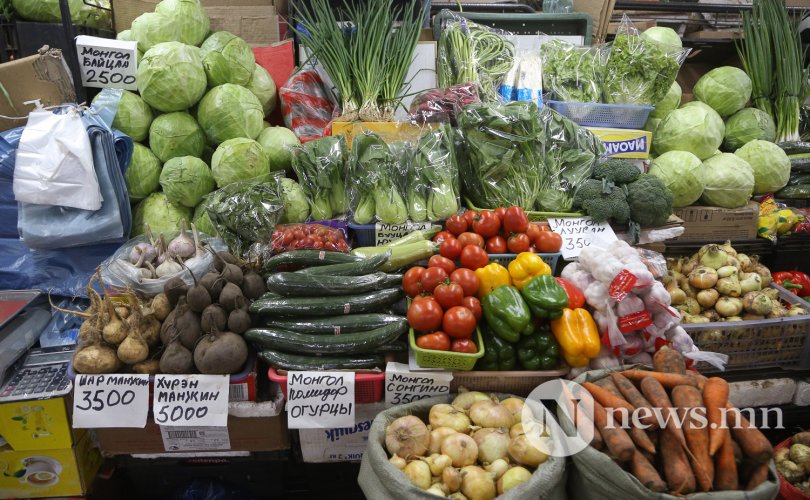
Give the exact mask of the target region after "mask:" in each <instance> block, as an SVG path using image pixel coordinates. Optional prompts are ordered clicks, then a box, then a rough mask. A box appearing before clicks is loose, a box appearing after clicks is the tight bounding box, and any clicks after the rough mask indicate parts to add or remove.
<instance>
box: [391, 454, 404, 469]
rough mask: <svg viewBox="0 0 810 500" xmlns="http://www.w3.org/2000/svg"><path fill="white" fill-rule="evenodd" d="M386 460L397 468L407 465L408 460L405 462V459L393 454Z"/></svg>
mask: <svg viewBox="0 0 810 500" xmlns="http://www.w3.org/2000/svg"><path fill="white" fill-rule="evenodd" d="M388 461H389V462H390V463H391V465H393V466H394V467H396V468H397V469H399V470H402V469H404V468H405V466H406V465H408V462H406V461H405V459H404V458H402V457H400V456H399V455H393V456H392V457H391V458H389V459H388Z"/></svg>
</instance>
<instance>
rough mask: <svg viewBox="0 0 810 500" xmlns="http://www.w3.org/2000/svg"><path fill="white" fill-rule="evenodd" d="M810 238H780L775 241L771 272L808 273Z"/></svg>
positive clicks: (809, 270) (809, 267)
mask: <svg viewBox="0 0 810 500" xmlns="http://www.w3.org/2000/svg"><path fill="white" fill-rule="evenodd" d="M808 255H810V236H808V235H798V234H796V235H793V236H784V237H782V236H780V237H779V239H778V240H777V241H776V250H775V252H774V255H773V262H772V263H771V265H770V266H769V267H770V269H771V271H794V270H797V271H802V272H803V273H810V259H808V258H807V256H808Z"/></svg>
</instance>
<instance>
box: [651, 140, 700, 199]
mask: <svg viewBox="0 0 810 500" xmlns="http://www.w3.org/2000/svg"><path fill="white" fill-rule="evenodd" d="M649 173H650V175H654V176H656V177H658V178H659V179H661V180H662V181H663V182H664V184H666V186H667V187H668V188H669V190H670V191H672V206H673V207H675V208H680V207H686V206H689V205H691V204H692V203H694V202H696V201H698V200H699V199H700V196H701V195H702V194H703V162H701V161H700V158H698V157H697V156H695V155H693V154H692V153H690V152H688V151H669V152H667V153H664V154H662V155H661V156H659V157H657V158H656V159H655V160H653V162H652V165H650V172H649Z"/></svg>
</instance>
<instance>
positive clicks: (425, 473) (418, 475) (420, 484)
mask: <svg viewBox="0 0 810 500" xmlns="http://www.w3.org/2000/svg"><path fill="white" fill-rule="evenodd" d="M402 472H403V473H404V474H405V477H407V478H408V480H409V481H410V482H411V484H413V485H414V486H416V487H417V488H422V489H423V490H426V489H428V488H430V484H431V479H433V478H432V477H431V476H430V467H428V464H426V463H425V462H423V461H421V460H413V461H412V462H408V465H406V466H405V469H403V470H402Z"/></svg>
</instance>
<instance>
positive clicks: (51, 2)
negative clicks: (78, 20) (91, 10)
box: [11, 0, 84, 23]
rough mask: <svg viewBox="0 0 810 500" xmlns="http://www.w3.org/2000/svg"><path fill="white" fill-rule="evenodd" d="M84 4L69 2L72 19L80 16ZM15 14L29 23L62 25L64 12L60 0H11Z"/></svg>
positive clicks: (73, 0) (78, 1) (78, 0)
mask: <svg viewBox="0 0 810 500" xmlns="http://www.w3.org/2000/svg"><path fill="white" fill-rule="evenodd" d="M83 4H84V2H83V1H82V0H68V7H69V9H70V13H71V17H73V15H76V14H78V12H79V11H80V10H81V8H82V5H83ZM11 6H12V7H14V12H15V13H16V14H17V15H18V16H20V17H21V18H23V19H26V20H28V21H39V22H41V23H61V22H62V11H61V10H60V7H59V0H35V1H34V0H11Z"/></svg>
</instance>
